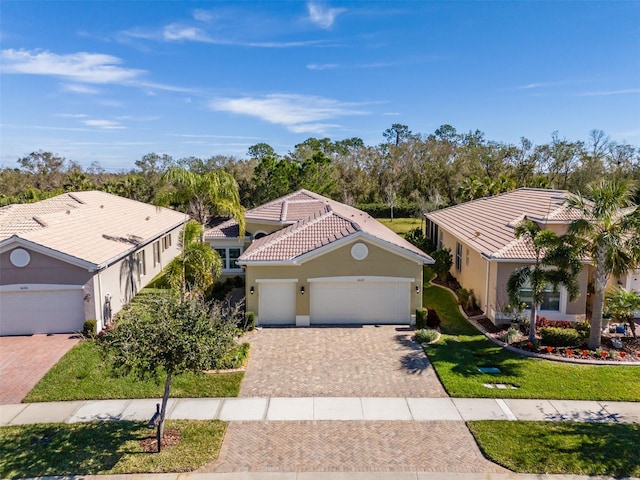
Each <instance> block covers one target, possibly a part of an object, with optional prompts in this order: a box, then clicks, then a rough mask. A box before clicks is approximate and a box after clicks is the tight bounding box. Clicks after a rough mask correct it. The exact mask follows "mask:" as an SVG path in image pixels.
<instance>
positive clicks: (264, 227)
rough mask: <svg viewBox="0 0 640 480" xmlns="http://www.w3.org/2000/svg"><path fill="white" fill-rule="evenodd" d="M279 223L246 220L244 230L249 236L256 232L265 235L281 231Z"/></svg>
mask: <svg viewBox="0 0 640 480" xmlns="http://www.w3.org/2000/svg"><path fill="white" fill-rule="evenodd" d="M282 228H283V227H282V225H281V224H280V223H269V222H256V221H255V220H251V219H247V225H246V230H247V232H248V233H250V234H251V235H255V234H256V232H265V233H266V234H267V235H269V234H270V233H273V232H275V231H277V230H282Z"/></svg>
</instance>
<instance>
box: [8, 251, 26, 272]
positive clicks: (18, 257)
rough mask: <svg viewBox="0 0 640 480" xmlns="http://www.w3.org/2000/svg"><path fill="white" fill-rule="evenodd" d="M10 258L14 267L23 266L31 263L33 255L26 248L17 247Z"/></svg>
mask: <svg viewBox="0 0 640 480" xmlns="http://www.w3.org/2000/svg"><path fill="white" fill-rule="evenodd" d="M9 260H10V261H11V264H12V265H13V266H14V267H18V268H22V267H26V266H27V265H29V262H30V261H31V255H29V252H27V251H26V250H25V249H24V248H16V249H15V250H13V251H12V252H11V254H10V255H9Z"/></svg>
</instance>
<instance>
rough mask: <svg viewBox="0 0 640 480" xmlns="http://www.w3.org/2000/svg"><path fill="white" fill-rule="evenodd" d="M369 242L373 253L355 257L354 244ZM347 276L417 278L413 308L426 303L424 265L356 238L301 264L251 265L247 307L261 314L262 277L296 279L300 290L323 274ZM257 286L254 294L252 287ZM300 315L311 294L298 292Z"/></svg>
mask: <svg viewBox="0 0 640 480" xmlns="http://www.w3.org/2000/svg"><path fill="white" fill-rule="evenodd" d="M357 242H361V243H365V244H366V245H367V247H368V248H369V254H368V256H367V258H366V259H364V260H354V259H353V257H352V256H351V247H352V246H353V244H354V243H357ZM336 276H341V277H346V276H386V277H406V278H413V279H414V281H413V282H412V283H411V287H410V288H411V292H412V294H411V308H410V311H411V312H414V311H415V309H416V308H419V307H421V306H422V265H421V264H418V263H416V262H415V261H412V260H409V259H406V258H404V257H401V256H399V255H397V254H395V253H392V252H389V251H387V250H385V249H382V248H380V247H378V246H376V245H374V244H372V243H370V242H367V241H362V240H354V241H352V242H349V243H347V244H344V245H343V246H341V247H340V248H338V249H336V250H333V251H330V252H327V253H326V254H324V255H321V256H320V257H317V258H315V259H313V260H309V261H308V262H306V263H304V264H302V265H299V266H282V265H279V266H258V265H248V266H247V268H246V277H245V281H246V287H245V288H246V298H247V310H248V311H253V312H255V313H256V314H257V315H258V316H259V315H260V313H259V309H258V302H259V298H258V297H259V293H258V290H259V289H258V288H257V287H258V286H257V283H256V280H258V279H285V278H287V279H288V278H296V279H298V284H297V287H296V291H297V292H299V290H300V287H301V286H304V287H305V289H306V290H307V291H309V283H308V280H309V279H310V278H319V277H336ZM416 285H418V286H419V287H420V294H416V293H415V287H416ZM251 287H254V294H253V295H251V293H250V289H251ZM296 315H309V295H308V294H307V295H300V294H299V293H298V294H297V295H296Z"/></svg>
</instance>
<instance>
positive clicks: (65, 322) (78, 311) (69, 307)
mask: <svg viewBox="0 0 640 480" xmlns="http://www.w3.org/2000/svg"><path fill="white" fill-rule="evenodd" d="M83 297H84V296H83V291H82V289H81V288H75V289H73V290H24V291H22V290H21V291H3V292H0V335H3V336H4V335H31V334H35V333H70V332H77V331H80V330H82V325H83V323H84V299H83Z"/></svg>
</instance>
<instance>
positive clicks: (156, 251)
mask: <svg viewBox="0 0 640 480" xmlns="http://www.w3.org/2000/svg"><path fill="white" fill-rule="evenodd" d="M157 265H160V240H158V241H157V242H153V266H154V267H155V266H157Z"/></svg>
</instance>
